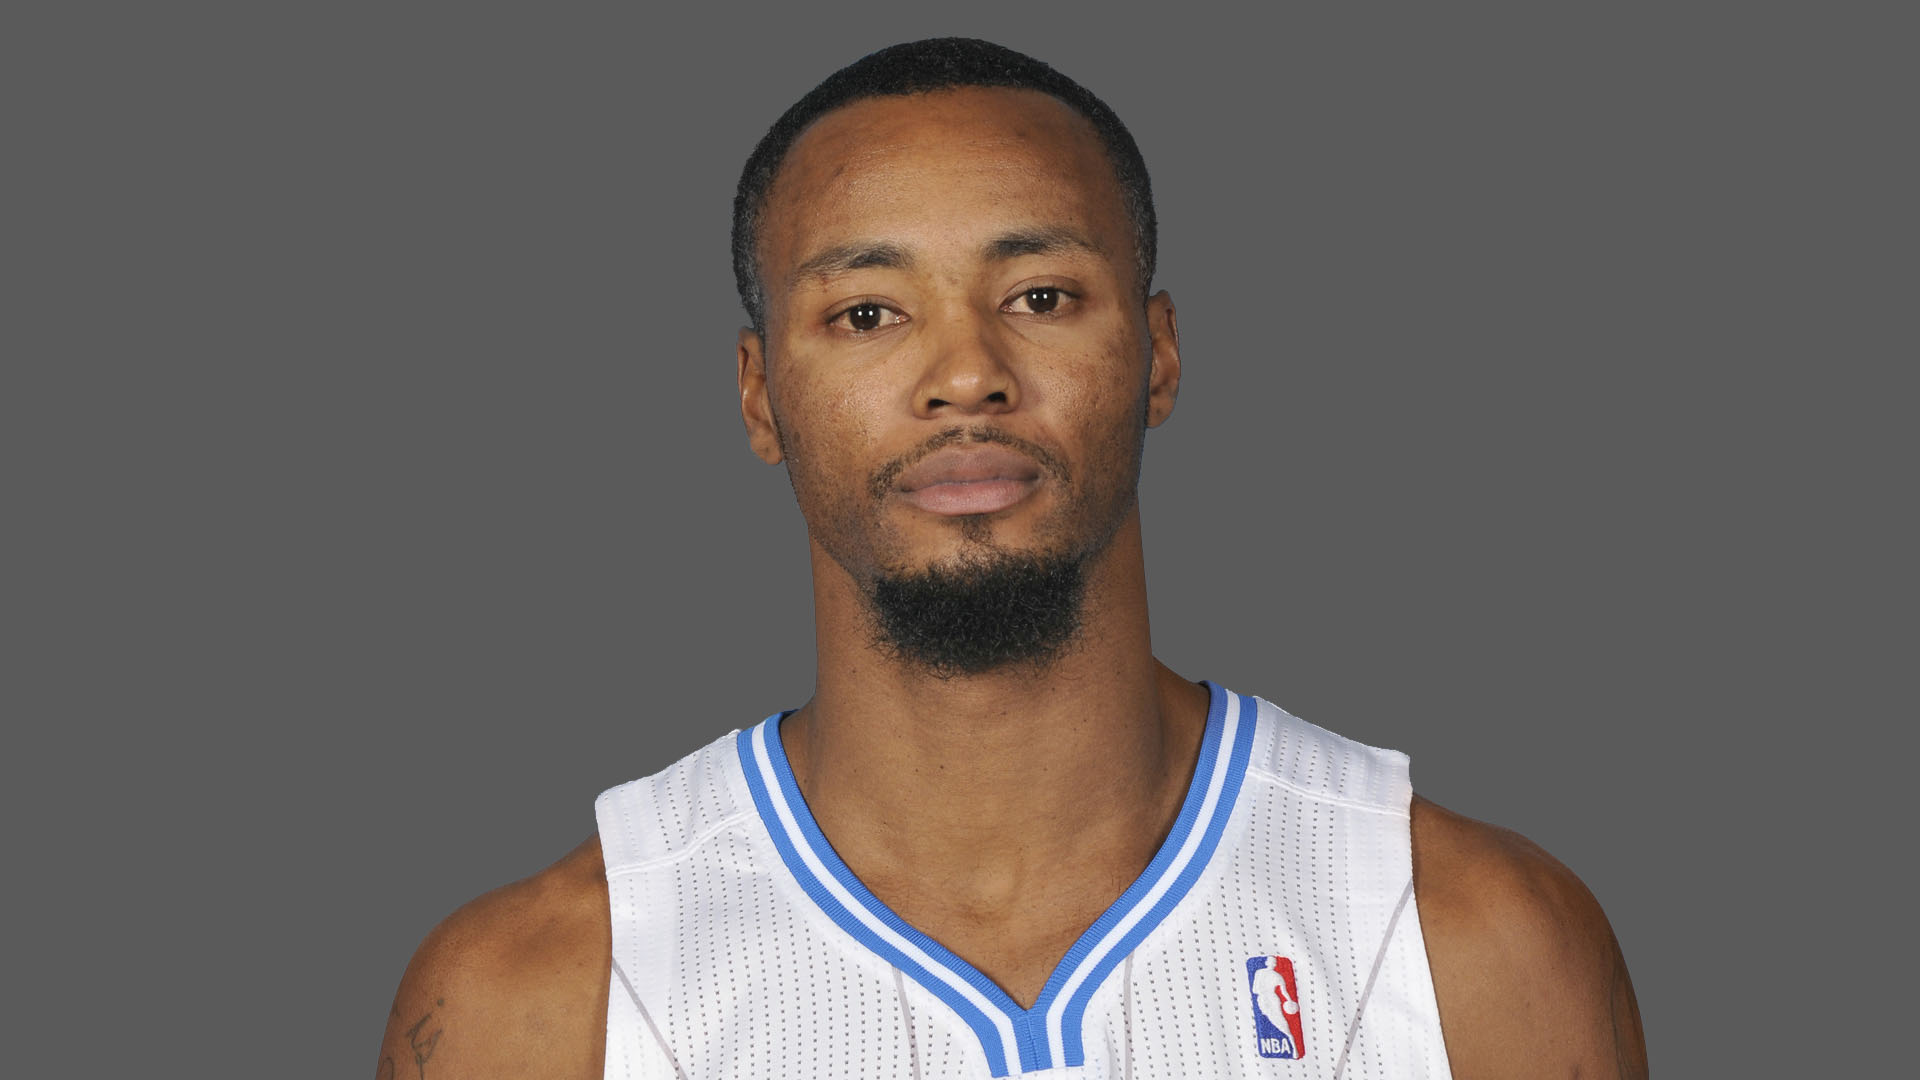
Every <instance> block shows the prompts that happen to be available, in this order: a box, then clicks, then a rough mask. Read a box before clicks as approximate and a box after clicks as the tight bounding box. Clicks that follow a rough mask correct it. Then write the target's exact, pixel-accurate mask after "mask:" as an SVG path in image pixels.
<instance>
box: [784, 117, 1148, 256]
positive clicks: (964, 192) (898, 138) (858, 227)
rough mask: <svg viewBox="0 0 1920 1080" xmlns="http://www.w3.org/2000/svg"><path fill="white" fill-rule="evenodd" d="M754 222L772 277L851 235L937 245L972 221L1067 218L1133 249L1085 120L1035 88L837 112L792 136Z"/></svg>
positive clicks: (1107, 242) (1110, 243)
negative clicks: (790, 146) (764, 209)
mask: <svg viewBox="0 0 1920 1080" xmlns="http://www.w3.org/2000/svg"><path fill="white" fill-rule="evenodd" d="M762 222H763V224H762V230H761V237H760V241H761V252H760V254H761V258H762V260H763V266H764V268H765V269H766V271H767V272H768V274H769V277H772V278H776V279H777V278H779V277H780V276H781V275H783V274H784V273H785V270H786V268H788V267H791V266H792V265H794V264H795V263H796V262H797V261H798V260H799V259H801V258H804V257H805V255H806V253H807V252H809V251H811V250H814V249H816V248H818V247H820V246H824V245H828V244H832V243H836V242H839V241H842V240H845V239H848V238H850V237H860V238H868V239H901V240H905V241H908V242H913V241H915V240H919V241H922V242H935V241H937V240H938V239H939V238H940V236H942V235H952V234H955V233H958V232H961V231H965V230H966V229H968V228H970V227H972V226H975V225H978V226H981V227H997V226H1004V225H1035V224H1047V225H1072V226H1076V227H1078V228H1080V229H1082V230H1084V231H1085V232H1087V233H1088V234H1090V235H1093V236H1094V237H1095V238H1096V239H1097V240H1099V241H1100V243H1101V246H1102V248H1104V249H1105V250H1107V251H1109V252H1113V253H1116V254H1118V253H1120V252H1123V251H1124V252H1129V253H1130V252H1131V248H1132V244H1131V239H1130V231H1129V230H1130V225H1129V224H1128V222H1127V219H1126V212H1125V206H1124V201H1123V199H1122V196H1121V192H1120V185H1119V181H1118V179H1117V178H1116V177H1115V175H1114V170H1113V166H1112V164H1111V163H1110V161H1109V159H1108V157H1107V154H1106V151H1105V149H1104V147H1103V146H1102V145H1101V142H1100V139H1099V136H1098V135H1097V134H1096V133H1095V132H1094V129H1093V125H1092V124H1091V123H1089V122H1088V121H1087V119H1086V118H1085V117H1083V116H1081V115H1080V114H1079V113H1078V112H1076V111H1074V110H1073V108H1071V107H1070V106H1068V105H1067V104H1065V103H1064V102H1061V101H1059V100H1058V99H1056V98H1054V97H1052V96H1051V95H1048V94H1044V93H1041V92H1039V91H1036V90H1017V89H1002V88H982V87H967V88H963V89H956V90H942V91H936V92H934V93H929V94H915V95H911V96H906V97H885V98H870V99H867V100H864V101H857V102H854V103H852V104H850V105H847V106H844V107H842V108H839V109H836V110H834V111H833V112H830V113H828V114H826V115H825V116H823V117H821V118H820V119H819V120H818V121H816V122H815V123H814V124H813V126H812V127H809V128H808V129H807V130H806V131H805V132H803V133H802V134H801V136H800V138H799V139H797V140H796V141H795V142H794V145H793V149H792V150H791V151H789V152H788V155H787V159H786V161H785V162H783V163H782V165H781V168H780V173H779V176H778V178H777V179H776V181H775V183H774V185H773V189H772V191H771V192H769V197H768V200H767V212H766V213H765V214H764V215H763V217H762ZM956 238H957V237H956Z"/></svg>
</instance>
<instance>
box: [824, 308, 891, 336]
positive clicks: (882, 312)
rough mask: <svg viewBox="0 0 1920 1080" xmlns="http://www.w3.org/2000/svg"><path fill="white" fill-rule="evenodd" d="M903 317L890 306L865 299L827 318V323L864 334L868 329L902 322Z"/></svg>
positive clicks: (876, 328)
mask: <svg viewBox="0 0 1920 1080" xmlns="http://www.w3.org/2000/svg"><path fill="white" fill-rule="evenodd" d="M905 318H906V317H905V316H903V315H901V314H900V313H899V312H897V311H895V310H893V309H892V308H890V307H886V306H884V305H882V304H875V303H872V302H871V301H867V302H862V303H858V304H855V305H853V306H852V307H850V308H848V309H846V310H845V311H842V312H841V313H840V314H838V315H835V316H834V317H833V318H832V319H829V320H828V325H829V326H834V325H839V326H844V327H846V328H847V329H849V330H852V331H853V332H854V333H856V334H864V333H866V332H867V331H869V330H878V329H880V328H881V327H883V326H892V325H893V324H895V323H898V322H903V321H905Z"/></svg>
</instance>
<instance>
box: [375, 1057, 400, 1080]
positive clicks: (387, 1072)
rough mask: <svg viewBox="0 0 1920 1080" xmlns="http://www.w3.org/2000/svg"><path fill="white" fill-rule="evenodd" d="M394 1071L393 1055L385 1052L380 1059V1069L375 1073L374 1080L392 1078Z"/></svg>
mask: <svg viewBox="0 0 1920 1080" xmlns="http://www.w3.org/2000/svg"><path fill="white" fill-rule="evenodd" d="M394 1072H395V1067H394V1064H393V1055H392V1054H387V1055H385V1056H383V1057H381V1059H380V1071H379V1072H378V1073H376V1074H375V1080H393V1074H394Z"/></svg>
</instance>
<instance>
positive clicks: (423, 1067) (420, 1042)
mask: <svg viewBox="0 0 1920 1080" xmlns="http://www.w3.org/2000/svg"><path fill="white" fill-rule="evenodd" d="M446 1003H447V999H446V998H441V999H440V1000H438V1001H436V1002H434V1005H435V1006H441V1005H445V1004H446ZM432 1020H433V1011H432V1010H431V1009H429V1010H428V1011H427V1015H425V1016H423V1017H421V1018H420V1019H419V1021H418V1022H417V1023H415V1024H414V1025H413V1026H412V1027H410V1028H408V1029H407V1046H408V1047H409V1048H411V1049H412V1050H413V1064H414V1065H415V1067H417V1068H418V1069H419V1070H420V1080H427V1062H429V1061H431V1060H433V1051H434V1049H435V1048H436V1047H438V1046H439V1045H440V1034H441V1032H443V1031H444V1030H446V1029H444V1028H442V1027H440V1026H438V1025H435V1026H434V1029H433V1030H432V1031H431V1032H429V1031H427V1025H428V1023H430V1022H431V1021H432ZM392 1060H393V1059H391V1058H388V1059H387V1061H388V1063H391V1062H392ZM384 1075H389V1076H390V1075H392V1074H391V1073H387V1074H384Z"/></svg>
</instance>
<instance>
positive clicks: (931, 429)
mask: <svg viewBox="0 0 1920 1080" xmlns="http://www.w3.org/2000/svg"><path fill="white" fill-rule="evenodd" d="M761 220H762V222H763V225H762V227H761V237H760V260H761V268H762V280H763V281H764V282H765V287H766V289H767V296H766V309H767V317H766V339H765V341H764V342H760V341H758V340H757V339H755V338H754V337H753V335H751V334H750V333H749V334H743V336H742V344H741V389H742V406H743V411H744V413H745V415H746V417H747V424H748V429H749V432H750V435H751V437H752V440H753V443H754V449H755V451H756V452H757V453H759V454H760V455H761V456H762V457H763V458H765V459H766V460H768V461H770V462H771V461H779V460H782V459H784V460H785V461H786V463H787V467H788V470H789V474H790V476H791V478H792V481H793V488H794V493H795V495H796V497H797V499H798V501H799V504H800V509H801V512H802V514H803V515H804V516H805V518H806V521H807V526H808V531H809V533H810V535H811V536H812V538H813V540H814V541H815V542H816V543H817V544H819V545H820V547H821V548H822V549H823V550H824V551H825V552H826V553H827V554H828V555H829V556H831V558H832V559H833V560H834V561H835V562H836V563H838V564H839V566H840V567H842V568H843V569H844V570H845V571H846V572H847V573H848V574H849V575H850V576H851V577H852V578H853V580H854V581H855V582H857V583H860V584H861V585H862V586H863V587H868V588H870V587H871V586H872V585H873V583H874V582H876V581H879V580H881V579H884V578H886V577H888V576H889V575H901V574H913V573H917V572H921V571H925V570H929V569H939V568H943V567H945V568H965V567H969V566H977V565H981V564H982V563H984V562H989V561H992V560H994V559H996V558H1002V557H1005V556H1008V555H1038V556H1053V555H1062V554H1071V555H1081V556H1084V555H1091V554H1095V553H1097V552H1098V551H1100V550H1101V549H1103V548H1104V547H1105V545H1106V544H1107V542H1108V541H1109V540H1110V539H1111V538H1112V537H1113V535H1114V533H1115V531H1116V530H1117V529H1118V528H1119V527H1120V526H1121V524H1123V523H1124V522H1125V521H1126V519H1127V517H1128V516H1129V515H1130V514H1131V513H1132V511H1133V507H1134V490H1135V486H1136V483H1137V480H1138V476H1139V458H1140V450H1141V443H1142V439H1143V436H1144V431H1145V428H1146V427H1147V426H1149V425H1150V424H1157V423H1158V422H1159V421H1160V420H1162V419H1164V417H1165V416H1166V414H1167V412H1168V411H1169V410H1170V409H1171V408H1172V399H1173V392H1174V390H1175V389H1176V388H1177V378H1178V355H1177V352H1176V351H1174V348H1173V342H1172V308H1171V304H1170V302H1168V301H1167V300H1166V298H1165V297H1164V295H1163V296H1159V297H1155V298H1154V300H1153V301H1152V302H1151V303H1149V304H1146V305H1143V304H1142V302H1141V285H1140V283H1138V282H1136V281H1135V270H1134V235H1133V231H1132V227H1131V223H1130V221H1129V219H1128V217H1127V214H1126V211H1125V207H1124V204H1123V202H1122V197H1121V192H1120V188H1119V184H1118V181H1117V180H1116V179H1115V177H1114V173H1113V168H1112V166H1111V164H1110V163H1109V161H1108V159H1107V157H1106V155H1105V153H1104V151H1103V149H1102V147H1101V145H1100V143H1099V140H1098V138H1097V136H1095V134H1094V132H1093V130H1092V127H1091V125H1089V124H1088V123H1087V122H1086V121H1085V120H1084V119H1083V118H1081V117H1080V116H1079V114H1077V113H1075V112H1074V111H1073V110H1072V109H1070V108H1068V107H1067V106H1066V105H1064V104H1062V103H1060V102H1059V101H1056V100H1055V99H1053V98H1052V97H1049V96H1047V95H1045V94H1041V93H1038V92H1033V91H1024V90H1002V89H977V88H976V89H965V90H954V91H942V92H938V93H934V94H926V95H918V96H913V97H891V98H880V99H874V100H869V101H862V102H857V103H854V104H852V105H849V106H846V107H844V108H841V109H839V110H837V111H835V112H832V113H829V114H828V115H826V116H825V117H823V118H821V119H820V120H819V121H818V122H817V123H816V124H815V125H814V126H813V127H812V128H810V129H809V130H808V131H807V132H805V133H804V134H803V135H802V136H801V137H800V139H799V140H798V141H797V142H796V143H795V145H794V147H793V149H792V151H791V152H790V153H789V155H788V157H787V160H786V162H785V163H784V164H783V166H782V168H781V172H780V174H779V177H778V179H777V181H776V182H775V185H774V187H773V190H772V191H771V193H770V197H769V200H768V205H767V208H766V212H765V213H764V214H763V215H762V218H761Z"/></svg>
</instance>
